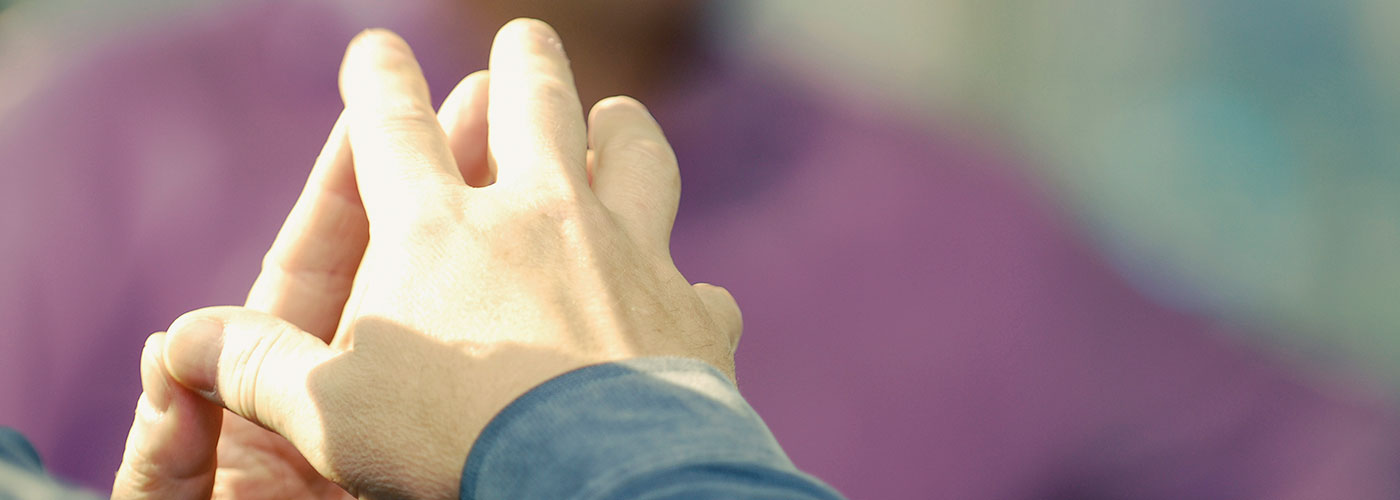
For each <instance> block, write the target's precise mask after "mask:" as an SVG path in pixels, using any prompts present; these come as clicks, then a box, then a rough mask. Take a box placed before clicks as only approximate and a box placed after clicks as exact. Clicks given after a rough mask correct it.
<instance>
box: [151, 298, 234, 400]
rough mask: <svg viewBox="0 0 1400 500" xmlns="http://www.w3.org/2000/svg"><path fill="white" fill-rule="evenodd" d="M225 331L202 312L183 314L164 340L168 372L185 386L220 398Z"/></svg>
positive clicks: (221, 325)
mask: <svg viewBox="0 0 1400 500" xmlns="http://www.w3.org/2000/svg"><path fill="white" fill-rule="evenodd" d="M223 330H224V323H223V321H222V320H220V319H219V318H217V317H212V316H209V315H207V314H206V313H204V312H203V310H199V311H193V312H188V313H185V314H184V315H181V316H180V317H179V318H178V319H176V320H175V322H174V323H171V325H170V329H169V333H168V334H167V336H166V338H165V340H164V345H165V349H164V350H163V352H162V354H163V358H164V361H165V362H164V365H165V369H166V370H167V371H168V372H169V373H170V375H171V376H172V377H173V378H174V379H175V380H176V381H178V382H180V384H182V385H184V386H185V387H188V388H190V389H191V390H194V391H196V392H200V393H202V394H205V395H207V396H210V397H217V393H218V391H217V387H218V368H219V354H220V352H221V351H222V350H223Z"/></svg>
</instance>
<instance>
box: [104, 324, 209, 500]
mask: <svg viewBox="0 0 1400 500" xmlns="http://www.w3.org/2000/svg"><path fill="white" fill-rule="evenodd" d="M164 344H165V334H164V333H157V334H154V335H151V336H150V338H148V339H146V347H145V349H143V350H142V351H141V386H142V390H143V392H142V393H141V399H140V400H139V401H138V402H137V407H136V418H135V421H134V422H133V423H132V425H131V432H130V434H128V435H127V438H126V451H125V452H124V453H123V454H122V465H121V468H120V469H118V470H117V478H116V481H115V482H113V483H112V498H114V499H121V500H137V499H181V498H191V499H196V498H197V499H201V500H202V499H206V498H209V495H210V493H211V492H212V490H213V488H214V470H215V465H216V462H215V448H216V446H217V445H218V440H219V424H220V421H221V420H222V417H223V409H221V408H219V407H218V406H215V405H213V404H211V403H209V402H208V401H205V400H204V399H203V398H201V397H199V395H197V394H195V393H193V392H191V391H190V390H189V389H186V388H184V387H182V386H181V385H180V384H177V383H175V381H174V380H173V379H172V378H171V377H170V374H169V373H168V372H167V371H166V370H165V363H164V361H163V360H162V357H163V351H164Z"/></svg>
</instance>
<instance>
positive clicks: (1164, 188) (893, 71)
mask: <svg viewBox="0 0 1400 500" xmlns="http://www.w3.org/2000/svg"><path fill="white" fill-rule="evenodd" d="M216 3H217V0H130V1H125V2H99V1H95V0H27V1H26V0H20V1H18V2H15V3H14V6H12V7H10V8H8V9H6V10H4V11H0V113H3V111H4V109H5V108H6V107H7V106H8V105H10V104H11V103H13V102H15V101H17V100H19V99H22V98H23V96H24V95H25V94H26V93H27V92H28V91H29V90H31V89H33V88H35V87H36V86H39V85H42V84H43V75H45V74H47V73H49V72H51V71H52V70H53V68H52V67H51V64H52V61H55V60H60V59H61V58H57V57H54V56H55V55H56V54H61V53H64V52H67V51H73V50H78V49H80V48H82V47H83V46H85V45H86V44H91V43H95V42H96V41H98V40H101V39H102V37H103V36H106V35H107V34H111V33H115V32H118V31H121V30H131V29H151V27H152V26H158V23H155V22H153V21H155V20H158V19H159V18H160V17H161V16H167V15H171V13H173V12H179V11H181V10H182V9H198V8H204V7H207V6H208V5H212V4H216ZM731 5H732V7H733V11H734V16H733V20H732V21H733V22H732V23H731V25H730V26H729V27H728V29H729V30H731V31H732V33H731V37H730V38H731V39H732V40H734V43H738V44H744V45H746V46H748V47H749V49H750V50H759V51H774V52H780V53H783V54H785V56H786V57H785V59H786V60H788V61H790V63H791V64H792V65H793V66H794V68H796V69H797V70H798V71H800V72H801V73H802V74H804V75H807V76H808V77H809V78H812V79H814V80H819V81H821V82H824V83H825V84H826V85H831V86H835V87H838V88H841V89H842V90H843V91H845V92H849V93H852V94H854V95H858V96H860V97H861V98H863V99H864V100H866V101H867V102H869V103H870V104H871V105H874V106H882V107H886V108H888V109H890V110H893V111H895V112H899V113H906V114H909V115H911V116H913V117H914V118H915V119H918V120H923V121H926V122H928V123H930V124H937V125H938V126H940V127H945V128H957V129H960V130H962V129H966V130H976V131H978V134H979V136H980V137H983V138H987V139H988V140H990V141H991V142H993V143H995V144H998V145H999V146H1000V147H1001V148H1002V149H1003V150H1004V151H1006V153H1007V154H1008V155H1012V156H1015V157H1017V158H1021V159H1022V163H1023V164H1024V165H1026V167H1027V168H1029V169H1031V170H1032V171H1033V173H1034V174H1035V175H1038V176H1040V177H1041V178H1042V179H1044V181H1045V182H1046V183H1047V185H1049V186H1050V187H1051V188H1052V189H1053V191H1054V192H1055V193H1057V194H1058V195H1059V197H1060V199H1061V201H1062V202H1063V204H1064V205H1065V206H1066V207H1067V208H1068V209H1069V210H1070V211H1071V212H1072V213H1073V214H1074V216H1075V217H1076V218H1077V219H1078V220H1080V221H1081V222H1082V223H1083V227H1085V228H1086V231H1088V232H1089V233H1090V234H1091V235H1092V237H1093V238H1094V240H1095V241H1096V242H1097V243H1098V245H1099V247H1100V248H1101V249H1102V250H1103V251H1104V252H1105V253H1106V254H1107V255H1109V256H1111V258H1112V260H1113V261H1114V262H1115V263H1116V264H1117V265H1118V267H1119V269H1120V270H1121V271H1122V272H1123V273H1124V274H1125V275H1127V276H1128V277H1129V278H1130V279H1131V280H1132V281H1133V282H1134V283H1135V284H1136V285H1137V286H1139V287H1140V288H1142V289H1143V290H1144V291H1146V292H1148V293H1150V294H1151V295H1153V296H1155V297H1157V298H1159V299H1160V300H1161V301H1163V302H1164V303H1168V304H1171V305H1174V306H1175V307H1179V308H1182V309H1187V310H1191V311H1196V312H1200V313H1204V314H1208V315H1212V316H1215V317H1220V318H1224V319H1226V320H1229V321H1232V322H1236V323H1238V324H1240V325H1241V326H1244V327H1247V329H1251V330H1255V331H1263V332H1268V333H1267V334H1268V335H1271V338H1273V339H1277V340H1278V341H1279V342H1280V343H1281V344H1282V345H1285V346H1289V347H1292V348H1294V349H1296V350H1297V352H1300V353H1303V354H1305V355H1308V356H1315V357H1321V358H1330V359H1332V361H1341V362H1344V363H1347V364H1351V365H1353V366H1356V367H1358V368H1359V369H1362V370H1365V371H1368V372H1372V373H1377V374H1380V375H1382V376H1384V377H1386V378H1387V379H1388V380H1390V381H1391V382H1392V383H1393V384H1394V386H1395V387H1400V362H1397V360H1400V304H1397V303H1398V302H1400V140H1397V138H1398V137H1400V90H1397V89H1400V51H1397V50H1395V47H1397V46H1400V32H1398V31H1397V30H1395V29H1394V28H1393V27H1394V26H1396V25H1397V24H1400V2H1395V1H1394V0H1334V1H1307V0H1275V1H1270V2H1263V1H1248V0H1213V1H1204V0H1183V1H1167V2H1161V1H1147V0H1060V1H1056V2H1013V1H1008V0H979V1H972V0H872V1H866V2H838V1H833V0H820V1H814V0H804V1H798V0H767V1H762V2H759V1H753V2H732V3H731Z"/></svg>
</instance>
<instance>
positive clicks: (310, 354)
mask: <svg viewBox="0 0 1400 500" xmlns="http://www.w3.org/2000/svg"><path fill="white" fill-rule="evenodd" d="M169 335H170V336H169V338H168V340H167V341H166V344H165V364H166V367H167V369H169V370H170V374H171V375H172V376H173V377H174V378H175V380H178V381H179V382H180V383H181V384H183V385H185V386H186V387H189V388H191V389H194V390H196V391H198V392H200V393H201V394H202V395H203V396H204V397H205V398H206V399H209V400H211V401H213V402H215V403H218V404H220V405H222V406H223V407H224V408H227V409H228V410H229V411H232V412H233V413H236V414H238V415H239V416H241V417H243V418H245V419H248V420H250V421H252V422H253V423H256V424H258V425H261V426H263V427H265V428H267V429H268V430H271V431H273V432H276V433H277V434H280V435H282V437H285V438H287V440H288V441H291V442H292V444H293V445H294V446H296V447H297V449H298V450H301V451H302V452H303V454H305V453H306V451H307V450H320V449H322V448H321V446H320V445H321V444H322V441H323V439H324V436H323V434H322V432H321V418H320V415H319V413H318V412H316V411H315V406H314V402H313V401H312V398H311V395H310V393H309V389H308V384H307V381H308V380H309V378H310V375H311V371H312V370H314V369H315V368H316V367H317V366H320V364H321V363H323V362H325V361H327V360H329V359H330V358H332V357H334V356H335V351H333V350H332V349H331V348H330V347H329V346H327V345H326V344H325V343H324V342H322V341H321V340H320V339H318V338H316V337H314V336H312V335H311V334H309V333H306V332H305V331H302V330H301V329H299V328H297V327H296V326H295V325H292V324H291V323H287V322H286V321H283V320H281V319H280V318H277V317H276V316H272V315H269V314H266V313H262V312H258V311H254V310H251V309H246V308H240V307H210V308H205V309H199V310H196V311H192V312H189V313H185V314H184V315H183V316H181V317H180V318H179V319H176V320H175V323H174V324H172V325H171V326H170V334H169ZM306 458H307V460H308V461H309V462H311V464H312V465H318V464H317V459H318V457H315V456H312V455H307V456H306ZM322 465H323V464H322ZM318 468H319V467H318Z"/></svg>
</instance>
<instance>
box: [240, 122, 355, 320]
mask: <svg viewBox="0 0 1400 500" xmlns="http://www.w3.org/2000/svg"><path fill="white" fill-rule="evenodd" d="M353 169H354V165H353V164H352V162H351V159H350V144H349V140H348V138H347V136H346V119H345V115H344V114H342V115H341V117H340V119H338V120H336V123H335V127H333V128H332V129H331V135H330V138H328V139H327V140H326V145H325V146H324V147H323V148H322V150H321V154H320V156H318V157H317V158H316V163H315V165H314V166H312V167H311V175H310V176H309V177H308V178H307V180H306V187H305V188H303V189H302V192H301V197H300V198H298V199H297V202H296V204H295V205H293V206H292V211H291V213H289V214H287V220H286V222H284V223H283V224H282V230H281V231H279V232H278V233H277V238H276V239H275V240H273V242H272V247H271V248H270V249H268V251H267V255H266V256H264V257H263V264H262V272H260V273H259V274H258V278H257V279H256V280H254V281H253V287H252V289H251V290H250V291H249V292H248V300H247V302H245V305H246V306H247V307H248V308H250V309H256V310H259V311H263V312H266V313H269V314H272V315H274V316H278V317H281V318H283V319H285V320H287V321H289V322H291V323H292V324H294V325H297V326H298V327H300V328H301V329H303V330H306V331H308V332H311V333H312V334H313V335H316V336H317V337H320V338H321V340H324V341H327V342H329V341H330V338H331V336H332V335H334V334H335V329H336V324H337V323H338V322H339V320H340V313H341V310H342V309H343V308H344V307H345V301H346V300H347V299H348V298H349V297H350V289H351V285H352V284H353V283H354V280H355V272H356V270H357V269H358V268H359V265H360V259H361V258H362V257H364V253H365V245H367V244H368V243H369V220H368V219H367V218H366V217H365V209H364V205H363V204H361V203H360V193H359V191H358V190H357V188H356V185H355V173H354V170H353Z"/></svg>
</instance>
